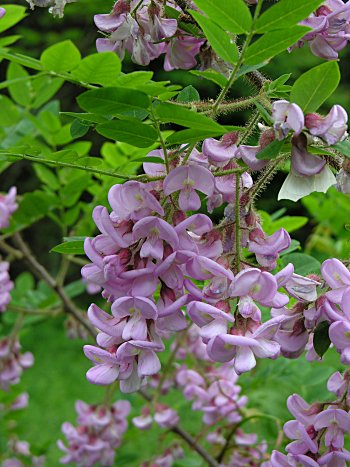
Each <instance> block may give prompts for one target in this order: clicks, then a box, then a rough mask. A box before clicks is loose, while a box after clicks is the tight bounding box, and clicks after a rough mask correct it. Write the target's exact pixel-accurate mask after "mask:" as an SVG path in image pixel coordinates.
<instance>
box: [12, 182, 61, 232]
mask: <svg viewBox="0 0 350 467" xmlns="http://www.w3.org/2000/svg"><path fill="white" fill-rule="evenodd" d="M58 205H59V199H58V198H57V197H56V196H54V195H52V194H49V193H46V192H43V191H38V190H36V191H33V192H31V193H25V194H24V195H23V196H22V199H21V201H20V203H19V208H18V210H17V211H16V212H15V213H14V214H13V215H12V217H11V223H10V227H8V228H7V229H5V230H4V232H5V233H12V232H16V231H18V230H21V229H23V228H25V227H27V226H29V225H31V224H33V223H34V222H37V221H38V220H39V219H41V218H43V217H45V216H46V215H47V214H48V213H49V212H50V211H53V210H54V209H55V208H56V207H57V206H58Z"/></svg>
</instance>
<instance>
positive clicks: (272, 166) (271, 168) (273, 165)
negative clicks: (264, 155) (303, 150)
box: [249, 155, 285, 205]
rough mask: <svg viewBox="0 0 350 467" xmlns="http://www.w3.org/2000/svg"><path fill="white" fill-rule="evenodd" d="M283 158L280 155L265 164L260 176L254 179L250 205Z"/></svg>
mask: <svg viewBox="0 0 350 467" xmlns="http://www.w3.org/2000/svg"><path fill="white" fill-rule="evenodd" d="M284 159H285V156H284V155H282V156H280V157H278V158H277V159H275V160H274V161H272V162H271V164H270V165H268V166H267V168H266V169H265V172H263V174H262V175H261V177H260V178H259V179H258V180H257V181H256V183H255V184H254V186H253V188H252V189H251V191H250V203H249V205H251V204H252V203H253V201H254V199H255V198H256V196H257V195H258V194H259V193H260V191H261V190H262V189H263V188H264V186H265V185H266V184H267V183H268V182H269V180H270V179H271V178H272V177H273V176H274V174H275V173H276V171H277V169H278V166H279V165H280V163H281V162H282V161H283V160H284Z"/></svg>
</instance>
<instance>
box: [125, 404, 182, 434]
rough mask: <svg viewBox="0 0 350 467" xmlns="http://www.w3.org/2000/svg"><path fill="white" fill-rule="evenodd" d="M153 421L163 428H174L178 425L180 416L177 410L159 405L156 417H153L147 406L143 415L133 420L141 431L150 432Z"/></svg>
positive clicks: (156, 408) (156, 409) (142, 412)
mask: <svg viewBox="0 0 350 467" xmlns="http://www.w3.org/2000/svg"><path fill="white" fill-rule="evenodd" d="M153 421H155V422H156V424H157V425H159V426H160V427H161V428H172V427H173V426H175V425H176V424H177V423H178V421H179V416H178V415H177V413H176V410H173V409H171V408H170V407H168V406H166V405H164V404H157V405H156V407H155V413H154V415H152V414H151V411H150V409H149V408H148V407H147V406H145V407H144V408H143V409H142V411H141V415H139V416H137V417H134V418H133V419H132V422H133V424H134V425H135V426H136V427H137V428H139V429H140V430H148V429H149V428H151V426H152V424H153Z"/></svg>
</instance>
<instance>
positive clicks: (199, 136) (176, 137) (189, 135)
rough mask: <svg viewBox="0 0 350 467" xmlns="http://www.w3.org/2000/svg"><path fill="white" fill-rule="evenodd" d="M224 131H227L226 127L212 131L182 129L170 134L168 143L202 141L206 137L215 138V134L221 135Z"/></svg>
mask: <svg viewBox="0 0 350 467" xmlns="http://www.w3.org/2000/svg"><path fill="white" fill-rule="evenodd" d="M224 133H227V131H226V130H225V128H224V127H222V130H220V131H210V130H196V129H190V130H181V131H176V132H175V133H173V134H172V135H170V136H168V138H167V139H166V143H167V144H168V145H170V146H171V145H173V144H174V145H175V144H184V143H196V142H197V141H202V140H204V139H206V138H214V137H215V136H221V135H223V134H224Z"/></svg>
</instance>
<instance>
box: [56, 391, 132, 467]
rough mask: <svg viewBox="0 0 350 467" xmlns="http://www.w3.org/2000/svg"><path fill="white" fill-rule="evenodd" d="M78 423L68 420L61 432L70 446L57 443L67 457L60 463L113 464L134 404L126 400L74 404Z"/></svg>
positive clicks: (89, 465)
mask: <svg viewBox="0 0 350 467" xmlns="http://www.w3.org/2000/svg"><path fill="white" fill-rule="evenodd" d="M75 409H76V411H77V414H78V417H77V422H78V426H76V427H75V426H73V425H72V424H71V423H68V422H65V423H64V424H63V425H62V432H63V434H64V435H65V437H66V439H67V443H68V445H66V444H65V443H64V442H63V441H62V440H59V441H58V442H57V445H58V447H59V449H60V450H61V451H63V452H64V454H65V455H64V457H62V458H61V459H60V462H61V464H70V463H72V462H73V463H75V464H76V465H78V466H84V467H92V466H94V465H97V464H98V465H101V466H109V465H114V462H115V450H116V449H117V448H118V447H119V446H120V443H121V440H122V437H123V434H124V433H125V431H126V430H127V428H128V422H127V416H128V415H129V412H130V409H131V406H130V402H129V401H126V400H119V401H117V402H115V403H114V404H113V405H111V406H110V407H109V406H108V405H100V406H96V405H89V404H86V403H85V402H83V401H77V402H76V404H75Z"/></svg>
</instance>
